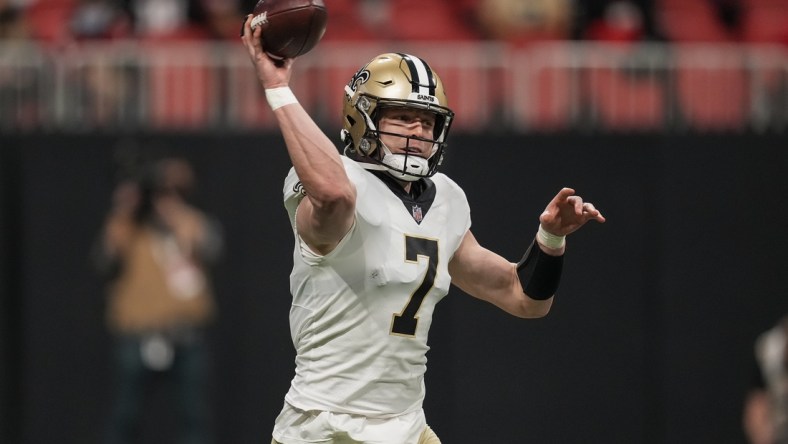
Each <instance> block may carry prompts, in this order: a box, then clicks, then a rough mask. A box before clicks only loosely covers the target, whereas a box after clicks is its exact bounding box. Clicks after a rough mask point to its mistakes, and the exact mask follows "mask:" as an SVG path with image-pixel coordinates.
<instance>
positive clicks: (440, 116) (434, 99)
mask: <svg viewBox="0 0 788 444" xmlns="http://www.w3.org/2000/svg"><path fill="white" fill-rule="evenodd" d="M388 107H406V108H416V109H421V110H427V111H430V112H433V113H435V129H434V132H433V136H432V138H431V139H422V140H426V141H428V142H431V143H432V144H433V148H432V154H431V155H430V157H429V159H422V158H420V157H418V158H416V157H415V156H410V158H408V157H409V156H408V155H407V154H392V153H391V151H390V150H389V149H388V148H387V147H386V146H385V145H384V144H383V143H381V141H380V131H379V130H378V127H377V126H378V122H379V114H380V113H379V111H380V110H381V109H384V108H388ZM453 117H454V112H452V111H451V110H450V109H449V108H448V107H447V102H446V93H445V91H444V89H443V82H441V80H440V78H439V77H438V75H437V74H436V73H435V72H434V71H433V70H432V68H430V66H429V65H428V64H427V62H425V61H424V60H422V59H420V58H418V57H415V56H412V55H408V54H400V53H387V54H381V55H379V56H377V57H375V58H374V59H372V61H370V62H369V63H367V64H366V65H364V67H362V68H361V69H359V70H358V72H356V74H355V75H354V76H353V78H352V79H350V83H348V84H347V86H345V99H344V107H343V109H342V141H343V142H344V143H345V155H347V156H348V157H351V158H353V159H355V160H358V161H360V162H362V165H364V167H365V168H367V169H372V170H385V171H388V172H389V173H391V174H392V175H393V176H394V177H396V178H398V179H401V180H407V181H413V180H418V179H419V178H422V177H430V176H432V175H433V174H435V172H436V171H437V169H438V165H440V163H441V161H442V160H443V154H444V150H445V149H446V136H447V135H448V133H449V128H450V127H451V123H452V119H453ZM401 137H407V136H404V135H401ZM411 138H413V137H411Z"/></svg>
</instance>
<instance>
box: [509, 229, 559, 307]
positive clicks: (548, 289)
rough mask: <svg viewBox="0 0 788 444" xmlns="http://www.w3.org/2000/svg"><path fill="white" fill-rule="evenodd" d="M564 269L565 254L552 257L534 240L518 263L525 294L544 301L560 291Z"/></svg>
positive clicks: (518, 271) (518, 272)
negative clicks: (559, 285)
mask: <svg viewBox="0 0 788 444" xmlns="http://www.w3.org/2000/svg"><path fill="white" fill-rule="evenodd" d="M563 268H564V255H563V254H562V255H561V256H551V255H549V254H547V253H545V252H544V251H542V249H541V248H539V245H537V244H536V240H534V241H533V242H532V243H531V246H530V247H528V250H526V252H525V255H523V258H522V259H521V260H520V262H518V263H517V274H518V275H519V276H520V284H522V286H523V290H524V291H525V294H527V295H528V297H530V298H531V299H536V300H540V301H543V300H545V299H550V298H551V297H552V296H553V295H554V294H555V292H556V291H557V290H558V284H559V283H560V282H561V270H563Z"/></svg>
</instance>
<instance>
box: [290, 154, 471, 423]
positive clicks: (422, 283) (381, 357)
mask: <svg viewBox="0 0 788 444" xmlns="http://www.w3.org/2000/svg"><path fill="white" fill-rule="evenodd" d="M342 160H343V162H344V164H345V169H346V171H347V174H348V176H349V178H350V180H351V181H352V182H353V183H354V184H355V186H356V190H357V196H358V197H357V202H356V220H355V223H354V225H353V227H352V229H351V230H350V232H348V234H347V235H346V236H345V238H344V239H343V240H342V241H341V242H340V244H339V245H338V246H337V247H336V249H334V251H332V252H331V253H329V254H328V255H325V256H319V255H316V254H314V253H312V252H310V251H309V249H308V248H307V247H306V246H305V245H304V244H303V243H302V242H301V241H300V239H299V237H298V236H297V235H296V242H295V248H294V254H293V261H294V265H293V271H292V273H291V275H290V291H291V293H292V295H293V304H292V307H291V309H290V333H291V336H292V339H293V344H294V346H295V349H296V373H295V377H294V378H293V380H292V383H291V387H290V390H289V392H288V393H287V395H286V397H285V400H286V401H287V402H288V403H290V404H291V405H293V406H295V407H297V408H299V409H301V410H307V411H308V410H323V411H331V412H337V413H349V414H357V415H364V416H368V417H391V416H396V415H400V414H403V413H408V412H412V411H415V410H418V409H420V408H421V407H422V402H423V400H424V373H425V371H426V363H427V357H426V353H427V351H428V350H429V347H428V346H427V333H428V331H429V328H430V324H431V323H432V313H433V310H434V309H435V305H436V304H437V303H438V301H440V300H441V299H442V298H443V297H444V296H445V295H446V294H447V293H448V290H449V285H450V282H451V278H450V276H449V272H448V263H449V260H450V259H451V258H452V256H453V255H454V252H455V251H456V250H457V248H458V247H459V245H460V242H461V241H462V239H463V237H464V236H465V233H466V232H467V231H468V229H469V228H470V225H471V221H470V209H469V207H468V201H467V199H466V197H465V193H464V192H463V191H462V190H461V189H460V188H459V186H457V184H456V183H454V182H453V181H452V180H451V179H449V178H448V177H446V176H445V175H443V174H440V173H439V174H436V175H435V176H433V177H432V178H431V180H428V183H429V184H430V185H429V186H428V187H427V189H426V190H425V191H424V192H423V193H422V194H421V196H420V197H419V198H417V199H416V200H415V201H414V200H413V199H411V198H410V197H409V196H408V195H406V194H404V191H402V193H396V192H395V191H396V188H395V189H394V190H392V189H391V188H389V186H388V185H387V184H386V183H385V182H384V181H383V180H381V179H380V178H379V177H377V176H375V175H374V174H372V173H370V172H369V171H367V170H364V169H363V168H362V167H361V166H360V165H358V164H357V163H356V162H355V161H353V160H351V159H349V158H347V157H342ZM302 198H303V193H302V187H301V184H300V182H299V180H298V177H297V176H296V174H295V172H294V170H293V169H291V171H290V174H289V175H288V177H287V179H286V180H285V186H284V200H285V207H286V208H287V211H288V214H289V216H290V223H291V224H292V227H293V231H294V233H295V226H296V224H295V218H296V209H297V207H298V203H299V202H300V200H301V199H302Z"/></svg>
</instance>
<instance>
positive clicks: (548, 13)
mask: <svg viewBox="0 0 788 444" xmlns="http://www.w3.org/2000/svg"><path fill="white" fill-rule="evenodd" d="M477 7H478V17H479V26H480V27H481V29H482V31H483V33H484V34H485V36H486V37H487V38H491V39H496V40H503V41H507V42H510V43H513V44H515V45H523V44H527V43H529V42H534V41H541V40H564V39H568V38H569V37H570V35H571V28H572V20H573V8H574V4H573V2H572V1H571V0H479V4H478V6H477Z"/></svg>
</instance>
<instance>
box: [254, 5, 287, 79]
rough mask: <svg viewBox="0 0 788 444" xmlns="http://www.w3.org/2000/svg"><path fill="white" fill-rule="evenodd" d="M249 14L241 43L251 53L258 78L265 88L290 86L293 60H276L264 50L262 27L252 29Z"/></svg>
mask: <svg viewBox="0 0 788 444" xmlns="http://www.w3.org/2000/svg"><path fill="white" fill-rule="evenodd" d="M253 17H254V16H253V15H251V14H249V15H248V16H246V21H245V22H244V25H243V33H242V34H241V41H242V42H243V44H244V46H245V47H246V50H247V51H248V52H249V58H250V59H251V60H252V64H253V65H254V67H255V70H256V71H257V77H258V78H259V79H260V82H261V83H262V84H263V88H265V89H270V88H277V87H280V86H288V84H289V83H290V74H291V69H292V66H293V59H274V58H272V57H271V56H270V55H268V53H266V52H265V48H263V39H262V36H263V30H262V27H261V26H258V27H256V28H254V29H252V18H253Z"/></svg>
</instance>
